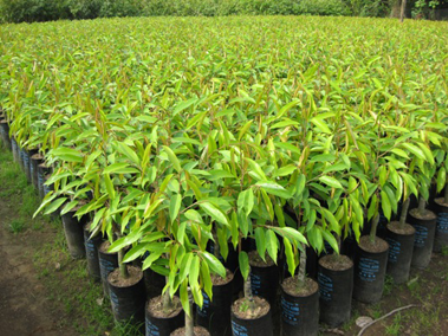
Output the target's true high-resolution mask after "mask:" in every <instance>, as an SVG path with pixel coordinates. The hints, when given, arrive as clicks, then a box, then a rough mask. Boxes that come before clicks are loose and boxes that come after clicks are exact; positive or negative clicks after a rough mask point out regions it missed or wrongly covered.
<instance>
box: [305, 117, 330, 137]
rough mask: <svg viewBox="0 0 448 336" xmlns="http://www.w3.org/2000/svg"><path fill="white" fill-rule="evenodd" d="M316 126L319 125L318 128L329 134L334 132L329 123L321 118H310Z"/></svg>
mask: <svg viewBox="0 0 448 336" xmlns="http://www.w3.org/2000/svg"><path fill="white" fill-rule="evenodd" d="M310 121H311V122H312V123H313V124H314V125H315V126H317V128H319V129H320V130H321V131H322V132H324V133H327V134H332V133H331V131H330V129H329V128H328V126H327V124H326V123H325V122H324V121H323V120H322V119H319V118H312V119H311V120H310Z"/></svg>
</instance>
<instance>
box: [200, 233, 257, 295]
mask: <svg viewBox="0 0 448 336" xmlns="http://www.w3.org/2000/svg"><path fill="white" fill-rule="evenodd" d="M251 240H252V241H253V239H251ZM228 248H229V253H228V255H227V260H224V258H223V257H222V256H219V258H218V259H219V260H220V261H221V262H222V264H223V265H224V267H225V268H227V269H229V270H230V271H231V272H232V273H233V275H234V278H233V290H234V293H235V294H236V293H239V292H240V291H241V290H243V276H242V275H241V272H240V271H239V264H238V251H237V250H235V248H234V247H233V244H232V243H230V242H229V244H228ZM207 249H208V251H209V252H210V253H211V254H214V252H215V246H214V243H213V242H212V241H210V243H209V245H208V246H207Z"/></svg>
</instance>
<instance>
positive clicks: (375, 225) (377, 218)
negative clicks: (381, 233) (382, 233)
mask: <svg viewBox="0 0 448 336" xmlns="http://www.w3.org/2000/svg"><path fill="white" fill-rule="evenodd" d="M379 221H380V215H379V214H378V215H376V216H375V217H374V218H373V221H372V228H371V229H370V241H371V242H372V244H374V243H375V242H376V230H377V229H378V223H379Z"/></svg>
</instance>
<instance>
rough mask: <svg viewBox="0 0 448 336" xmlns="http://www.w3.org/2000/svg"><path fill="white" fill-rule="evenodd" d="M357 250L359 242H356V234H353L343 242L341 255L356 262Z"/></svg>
mask: <svg viewBox="0 0 448 336" xmlns="http://www.w3.org/2000/svg"><path fill="white" fill-rule="evenodd" d="M357 250H358V242H357V241H356V239H355V237H354V234H353V233H351V234H349V235H348V236H347V238H346V239H344V241H343V242H342V248H341V254H344V255H346V256H347V257H349V258H350V259H351V260H355V256H356V251H357Z"/></svg>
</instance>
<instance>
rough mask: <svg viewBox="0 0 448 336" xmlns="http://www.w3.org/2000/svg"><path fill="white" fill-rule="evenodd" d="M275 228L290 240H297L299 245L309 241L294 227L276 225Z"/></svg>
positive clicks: (306, 243)
mask: <svg viewBox="0 0 448 336" xmlns="http://www.w3.org/2000/svg"><path fill="white" fill-rule="evenodd" d="M273 230H274V231H275V232H276V233H277V234H279V235H280V236H282V237H284V238H287V239H289V240H290V241H293V242H295V243H296V244H297V245H299V244H305V245H308V242H307V241H306V238H305V237H304V236H303V234H302V233H300V232H299V231H298V230H296V229H294V228H291V227H283V228H276V227H274V228H273Z"/></svg>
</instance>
